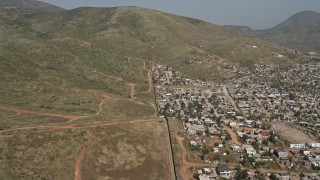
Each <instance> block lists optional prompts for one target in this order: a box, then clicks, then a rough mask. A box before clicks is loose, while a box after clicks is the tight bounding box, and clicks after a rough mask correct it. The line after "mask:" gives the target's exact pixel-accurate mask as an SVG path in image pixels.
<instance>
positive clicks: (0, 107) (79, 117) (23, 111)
mask: <svg viewBox="0 0 320 180" xmlns="http://www.w3.org/2000/svg"><path fill="white" fill-rule="evenodd" d="M0 109H2V110H9V111H14V112H15V113H17V114H33V115H40V116H51V117H59V118H63V119H67V120H68V122H72V121H76V120H79V119H83V118H87V117H89V116H72V115H61V114H53V113H44V112H37V111H28V110H21V109H18V108H15V107H11V106H6V105H0Z"/></svg>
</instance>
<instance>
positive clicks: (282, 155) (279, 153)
mask: <svg viewBox="0 0 320 180" xmlns="http://www.w3.org/2000/svg"><path fill="white" fill-rule="evenodd" d="M273 153H274V154H275V155H276V156H277V157H279V158H287V157H288V152H286V151H283V150H274V151H273Z"/></svg>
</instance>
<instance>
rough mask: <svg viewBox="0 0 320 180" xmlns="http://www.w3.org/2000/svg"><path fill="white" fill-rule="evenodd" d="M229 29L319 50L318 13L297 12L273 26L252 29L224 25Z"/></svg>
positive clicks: (285, 43) (296, 47)
mask: <svg viewBox="0 0 320 180" xmlns="http://www.w3.org/2000/svg"><path fill="white" fill-rule="evenodd" d="M226 27H227V28H229V29H232V30H235V31H238V32H239V33H240V34H246V35H250V36H255V37H259V38H263V39H266V40H269V41H272V42H274V43H277V44H279V45H281V46H286V47H290V48H294V49H300V50H303V51H317V52H320V13H318V12H313V11H303V12H299V13H297V14H295V15H293V16H291V17H290V18H288V19H287V20H285V21H284V22H282V23H280V24H278V25H276V26H275V27H273V28H270V29H265V30H256V31H255V30H253V29H251V28H249V27H246V26H226Z"/></svg>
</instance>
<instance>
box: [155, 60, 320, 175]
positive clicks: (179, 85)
mask: <svg viewBox="0 0 320 180" xmlns="http://www.w3.org/2000/svg"><path fill="white" fill-rule="evenodd" d="M233 69H234V70H235V71H237V73H238V75H239V77H236V78H234V79H232V80H230V81H229V82H227V83H226V84H217V83H213V82H209V81H202V80H194V79H190V78H188V77H184V76H182V75H180V73H179V72H178V71H176V70H175V69H173V68H170V67H166V66H164V65H159V64H158V65H155V66H154V67H153V81H154V85H155V92H156V104H157V107H158V111H159V116H161V117H163V118H166V119H167V120H168V121H174V120H175V119H177V120H178V121H180V122H181V124H182V127H183V128H184V133H180V135H181V136H183V143H184V144H183V146H184V147H183V148H186V149H187V157H186V159H187V160H186V161H188V162H189V164H196V163H201V164H199V165H201V166H191V167H192V168H191V170H190V171H192V174H193V177H194V178H196V179H200V180H206V179H217V178H226V179H232V178H233V179H242V178H244V179H247V178H248V179H254V178H258V179H317V178H318V179H319V178H320V176H319V175H320V174H319V170H320V139H319V132H320V62H319V61H308V62H305V63H301V64H298V65H295V66H294V67H291V68H281V67H275V66H268V65H255V66H254V67H252V68H250V69H240V68H233ZM181 176H182V175H181Z"/></svg>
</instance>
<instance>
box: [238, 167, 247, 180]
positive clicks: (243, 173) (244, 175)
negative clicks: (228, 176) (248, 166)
mask: <svg viewBox="0 0 320 180" xmlns="http://www.w3.org/2000/svg"><path fill="white" fill-rule="evenodd" d="M247 178H248V170H241V169H240V170H239V171H237V173H236V175H235V179H247Z"/></svg>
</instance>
